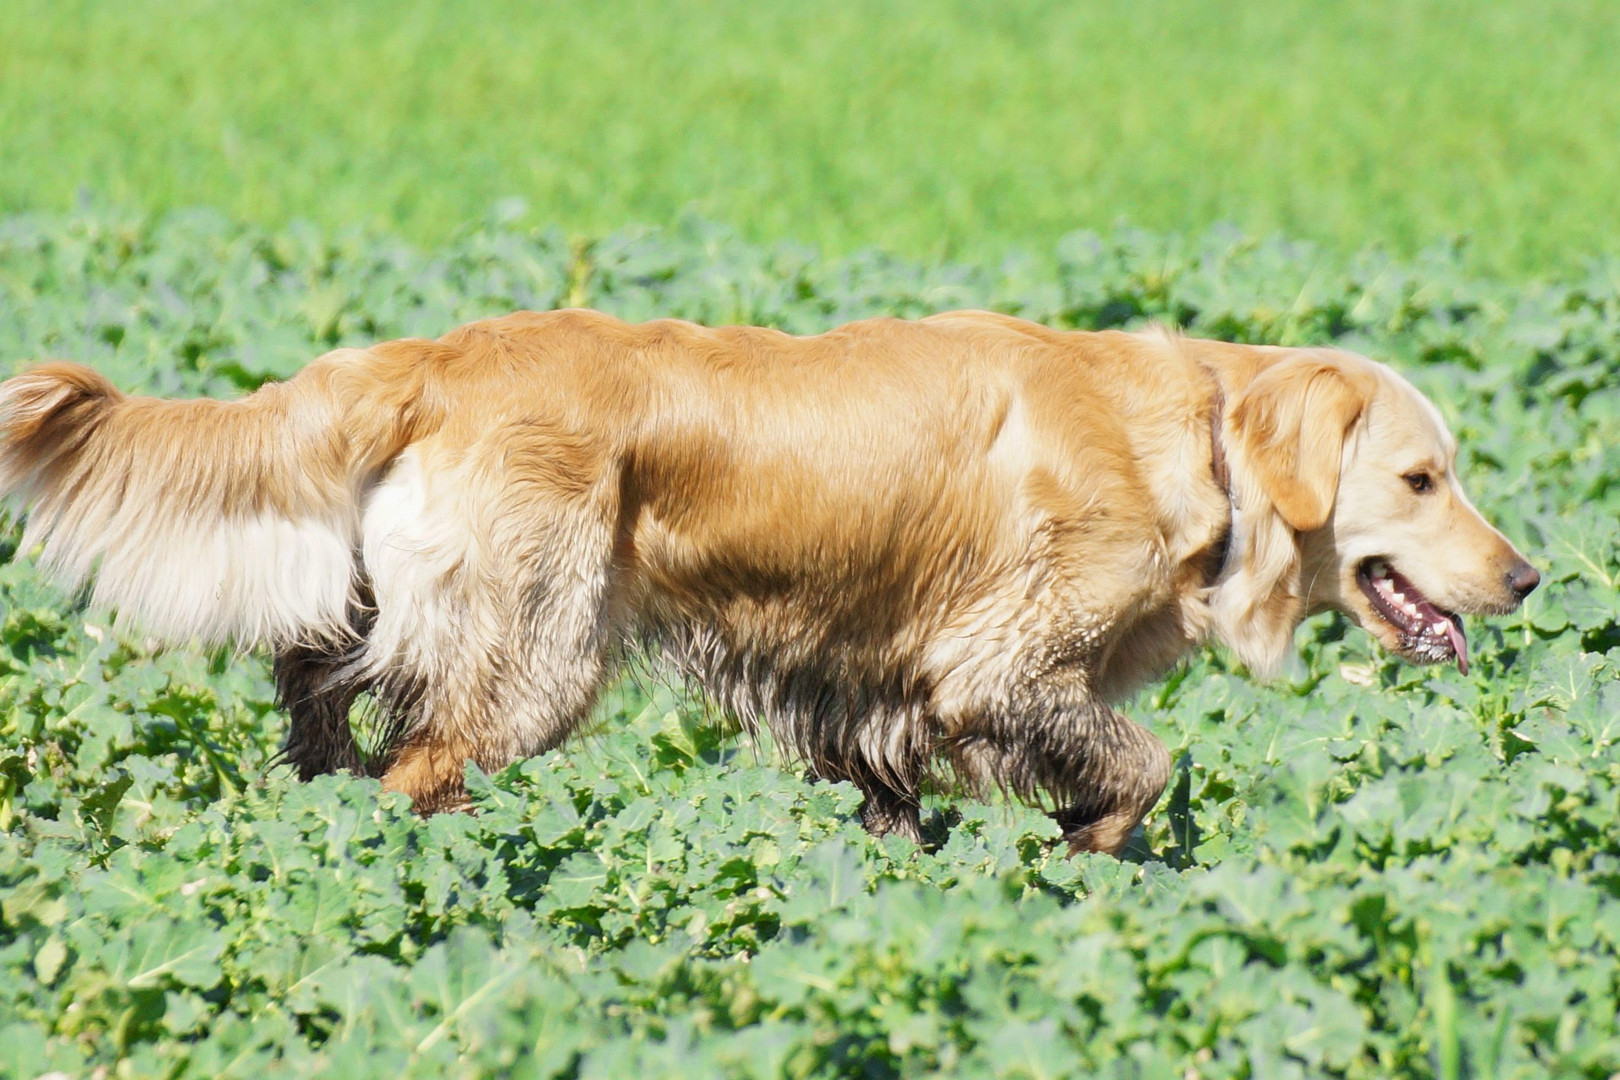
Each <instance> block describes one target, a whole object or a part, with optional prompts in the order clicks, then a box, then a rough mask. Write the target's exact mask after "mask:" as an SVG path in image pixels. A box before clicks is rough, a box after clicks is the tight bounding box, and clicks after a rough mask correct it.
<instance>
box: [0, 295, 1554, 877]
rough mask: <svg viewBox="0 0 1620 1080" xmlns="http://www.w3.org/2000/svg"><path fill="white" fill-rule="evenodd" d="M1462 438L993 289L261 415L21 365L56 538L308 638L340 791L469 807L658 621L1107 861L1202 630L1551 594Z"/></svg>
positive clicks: (533, 349)
mask: <svg viewBox="0 0 1620 1080" xmlns="http://www.w3.org/2000/svg"><path fill="white" fill-rule="evenodd" d="M1454 456H1455V446H1454V444H1453V443H1452V441H1451V438H1450V436H1449V435H1448V434H1447V433H1446V431H1445V428H1444V425H1443V424H1442V423H1441V421H1440V418H1439V416H1438V414H1437V413H1436V412H1435V411H1434V409H1433V407H1432V406H1431V405H1430V404H1429V403H1428V402H1427V401H1426V400H1424V399H1423V398H1422V396H1421V395H1419V394H1418V393H1417V392H1416V391H1415V390H1413V389H1412V387H1411V386H1410V385H1409V384H1407V383H1406V382H1405V381H1404V380H1402V379H1401V378H1399V377H1398V376H1397V375H1395V374H1394V373H1393V372H1391V371H1390V370H1389V369H1388V368H1385V367H1383V366H1382V365H1379V364H1376V363H1374V362H1372V361H1370V360H1366V359H1363V358H1361V357H1358V356H1354V355H1351V354H1347V353H1343V352H1336V351H1332V350H1321V349H1301V350H1290V349H1277V348H1260V347H1251V346H1240V345H1227V344H1221V343H1216V342H1205V341H1195V340H1190V339H1182V338H1177V337H1174V336H1170V335H1166V334H1163V333H1146V334H1127V333H1116V332H1108V333H1063V332H1058V331H1054V330H1050V329H1048V328H1046V327H1043V326H1039V325H1036V324H1033V323H1028V322H1024V321H1021V320H1018V319H1014V318H1009V317H1005V316H1000V315H995V314H989V313H985V312H958V313H952V314H946V315H939V316H935V317H932V318H928V319H924V320H921V321H916V322H905V321H900V320H894V319H873V320H868V321H864V322H859V323H853V324H851V325H849V326H846V327H843V328H841V329H838V330H835V331H832V332H831V333H827V334H823V335H820V336H817V337H791V336H788V335H786V334H782V333H779V332H776V331H773V330H765V329H758V328H752V327H727V328H718V329H708V328H704V327H700V326H695V325H692V324H689V323H683V322H675V321H661V322H652V323H646V324H643V325H639V326H631V325H626V324H624V323H622V322H619V321H617V320H615V319H612V318H609V317H608V316H605V315H600V314H596V313H594V312H587V311H557V312H549V313H544V314H536V313H519V314H515V315H510V316H506V317H504V318H500V319H492V320H488V321H485V322H480V323H474V324H472V325H469V326H465V327H462V328H461V329H458V330H455V331H453V332H452V333H450V334H448V335H446V336H445V337H444V338H442V339H440V340H439V341H437V342H432V341H415V340H412V341H397V342H391V343H387V344H383V345H378V346H376V347H374V348H371V349H365V350H358V349H346V350H339V351H337V352H333V353H329V354H327V355H326V356H323V357H321V358H320V359H318V360H316V361H314V362H313V363H312V364H310V366H309V367H308V368H306V369H305V370H304V371H303V372H301V373H300V374H299V375H298V376H297V377H295V378H293V379H291V380H290V381H288V382H286V383H282V384H275V385H270V386H266V387H265V388H264V389H262V390H260V391H259V392H258V393H255V394H252V395H250V396H248V397H246V398H243V399H242V400H240V401H235V402H229V403H221V402H213V401H157V400H150V399H138V398H126V397H124V396H122V395H121V394H119V393H118V391H117V390H115V389H114V388H113V387H112V386H111V385H110V384H109V383H107V382H106V380H105V379H103V378H102V377H101V376H99V375H97V374H96V373H94V372H92V371H90V370H89V369H87V368H83V367H79V366H76V365H70V364H53V365H49V366H45V367H42V368H39V369H36V370H34V371H32V372H30V373H27V374H24V375H21V376H18V377H16V378H14V379H11V380H10V381H8V382H6V383H4V384H3V385H0V489H3V490H4V492H5V493H7V494H9V495H13V496H16V497H18V498H19V499H20V500H21V501H23V502H25V503H26V504H28V505H30V506H31V507H32V513H31V517H30V519H29V526H28V533H27V537H26V541H25V542H26V543H28V544H34V543H36V542H37V543H40V544H42V545H43V546H42V548H41V550H40V555H39V558H40V561H41V563H42V564H43V565H44V566H46V567H47V568H48V569H50V570H52V571H53V572H55V573H56V574H57V575H58V576H60V577H61V578H62V579H64V580H66V581H68V582H71V583H77V582H81V581H84V580H87V579H89V578H91V577H92V576H93V577H95V579H96V593H95V598H96V600H97V602H99V603H102V604H106V605H112V606H116V607H119V608H120V609H122V611H123V613H124V614H126V615H128V616H131V617H133V618H134V619H136V620H137V621H139V622H140V623H141V624H142V625H144V626H146V627H147V628H149V629H151V630H152V631H154V632H157V633H160V634H162V635H164V636H167V637H169V638H174V639H184V638H187V637H192V636H197V637H201V638H203V639H205V640H208V641H222V640H226V639H233V640H235V641H237V642H240V643H244V644H262V645H266V646H268V647H270V648H271V649H272V650H274V651H275V653H276V672H277V678H278V682H279V684H280V687H281V691H282V694H283V699H284V701H285V703H286V705H287V707H288V708H289V710H290V712H291V716H292V722H293V727H292V733H291V736H290V739H289V745H288V756H289V759H290V760H292V761H293V762H294V763H295V764H296V765H297V766H298V767H299V769H300V771H301V772H302V773H303V774H304V775H306V776H308V775H313V774H314V773H318V772H323V771H330V770H332V769H336V768H351V769H357V770H359V769H368V770H370V771H372V772H374V773H376V774H378V775H380V776H381V777H382V779H383V782H384V785H385V786H386V787H389V788H391V789H395V790H400V791H404V792H407V793H409V794H410V795H411V796H412V798H413V799H415V800H416V803H417V805H418V806H419V807H420V808H421V809H423V810H424V811H428V810H435V809H441V808H446V807H454V806H457V805H461V804H462V803H463V802H464V799H465V795H464V792H463V789H462V773H463V768H464V765H465V763H466V762H468V761H475V762H477V763H478V764H479V765H480V766H481V767H482V768H484V769H495V768H499V767H501V766H503V765H505V764H507V763H508V762H510V761H512V760H514V759H516V758H519V757H522V756H525V755H531V754H535V753H539V752H541V751H543V750H545V749H547V748H549V747H552V746H555V745H557V744H558V743H560V742H561V741H562V740H564V739H565V738H566V737H567V736H568V735H569V734H570V733H571V732H572V731H573V730H574V729H575V728H576V726H577V725H578V724H579V722H580V721H581V719H582V718H583V717H584V716H585V714H586V713H587V711H588V710H589V708H590V705H591V702H592V700H593V699H594V696H595V694H596V692H597V690H598V688H599V687H600V685H601V684H602V682H603V681H604V679H606V678H607V677H608V675H609V673H610V671H611V667H612V665H613V664H614V662H615V661H616V660H617V659H618V658H620V657H622V656H623V655H624V653H625V651H626V650H627V649H630V648H636V647H640V648H646V649H649V650H651V651H652V652H654V653H655V654H656V655H658V656H660V657H663V658H666V659H668V660H669V661H671V662H673V663H674V664H675V665H677V667H678V668H679V669H680V670H681V671H683V672H684V673H686V674H687V675H689V676H691V677H693V678H694V679H695V680H696V681H698V682H699V683H700V684H701V685H702V686H703V687H704V688H705V689H706V690H707V691H708V692H709V693H710V694H711V695H712V696H713V697H714V698H715V699H716V700H717V701H719V702H720V703H722V704H723V705H724V706H725V707H727V708H729V709H731V710H732V711H734V712H735V713H736V714H737V715H738V716H740V717H741V718H742V719H743V720H744V721H745V722H747V723H764V724H769V725H771V726H772V728H773V730H775V731H776V732H777V734H778V737H779V739H780V740H781V741H782V742H783V743H784V744H785V745H786V746H788V747H790V748H791V749H792V750H793V751H794V752H796V754H797V755H798V756H799V757H800V758H801V759H802V760H803V761H804V762H805V763H806V764H807V765H808V767H809V768H810V769H811V771H812V772H813V773H814V774H816V775H818V776H822V777H826V778H831V779H848V780H851V781H853V782H854V783H856V784H857V785H859V786H860V787H861V789H862V790H863V791H864V792H865V793H866V796H867V805H866V809H865V811H864V819H865V821H866V823H867V825H868V826H869V827H870V828H872V829H874V830H876V831H890V830H899V831H902V832H905V833H907V834H909V835H912V836H916V835H917V830H918V819H917V793H918V790H919V785H920V784H921V783H922V782H923V781H924V779H925V778H928V777H935V778H940V779H945V780H949V781H953V782H955V783H957V784H959V785H960V786H963V787H966V788H968V789H970V790H982V789H985V788H990V787H1000V788H1003V789H1006V790H1009V791H1011V792H1013V793H1015V794H1017V795H1019V796H1022V797H1025V798H1028V799H1032V800H1041V801H1044V802H1046V803H1047V804H1048V805H1049V806H1050V807H1051V808H1052V809H1053V810H1054V811H1055V813H1056V816H1057V817H1058V819H1059V820H1060V822H1062V823H1063V825H1064V827H1065V829H1066V831H1067V835H1068V836H1069V838H1070V840H1071V842H1072V843H1073V844H1074V846H1075V847H1076V848H1080V849H1100V850H1109V851H1117V850H1118V849H1119V848H1120V847H1121V846H1122V845H1123V844H1124V842H1125V840H1126V838H1127V837H1128V835H1129V834H1130V832H1131V830H1132V829H1133V828H1134V827H1135V826H1136V824H1137V822H1138V821H1140V819H1141V817H1142V816H1143V814H1145V813H1146V812H1147V811H1148V810H1149V809H1150V808H1151V807H1152V805H1153V804H1154V802H1156V801H1157V799H1158V797H1159V795H1160V794H1161V792H1162V790H1163V787H1164V784H1165V781H1166V779H1167V778H1168V775H1169V767H1170V762H1169V757H1168V755H1167V754H1166V752H1165V750H1164V748H1163V746H1162V745H1160V744H1159V743H1158V742H1157V741H1156V740H1155V739H1153V738H1152V737H1151V736H1150V735H1149V734H1148V733H1147V732H1146V731H1145V729H1143V728H1141V727H1139V726H1138V725H1136V724H1134V723H1132V722H1131V721H1129V720H1128V719H1126V718H1125V717H1123V716H1121V715H1120V714H1119V713H1118V712H1117V711H1116V710H1114V709H1113V708H1112V707H1111V705H1110V704H1109V703H1110V702H1111V701H1113V700H1117V699H1118V698H1119V697H1120V696H1121V695H1123V694H1125V693H1126V692H1128V691H1129V689H1130V688H1132V687H1133V686H1135V685H1137V684H1139V683H1140V682H1141V681H1142V680H1144V679H1149V678H1152V677H1154V676H1156V675H1157V674H1159V673H1161V672H1162V671H1163V670H1164V669H1165V668H1166V667H1167V666H1168V665H1170V664H1172V663H1174V662H1175V661H1176V659H1177V658H1178V657H1180V656H1181V655H1183V654H1184V653H1185V652H1186V651H1187V650H1188V649H1189V648H1191V647H1193V646H1195V645H1196V644H1197V643H1199V642H1200V641H1202V640H1204V639H1205V638H1206V637H1209V636H1211V635H1213V636H1215V637H1217V638H1219V639H1220V640H1222V641H1224V642H1225V643H1226V644H1227V645H1228V646H1230V647H1231V648H1232V650H1233V651H1234V652H1235V653H1236V654H1237V655H1238V656H1239V657H1240V658H1241V659H1242V660H1243V661H1245V662H1246V663H1248V664H1249V665H1251V666H1252V667H1255V668H1257V669H1262V670H1264V669H1269V668H1271V667H1273V666H1274V665H1275V664H1276V663H1277V661H1279V660H1280V659H1281V657H1282V656H1283V655H1284V654H1285V652H1286V651H1287V649H1288V647H1289V645H1290V642H1291V640H1292V635H1293V630H1294V627H1295V626H1296V625H1297V624H1298V622H1299V621H1300V619H1302V618H1303V617H1304V616H1305V615H1306V614H1308V613H1309V612H1310V611H1313V610H1317V609H1321V608H1326V607H1336V608H1339V609H1342V610H1345V611H1347V612H1349V614H1350V615H1351V616H1352V617H1354V618H1355V619H1356V620H1357V621H1358V622H1360V623H1361V624H1362V625H1363V626H1366V627H1367V628H1369V629H1370V630H1371V631H1372V632H1373V633H1374V634H1375V635H1377V636H1378V637H1379V638H1380V640H1382V641H1383V642H1384V643H1385V644H1386V645H1389V646H1390V647H1392V648H1395V649H1397V650H1400V651H1401V652H1403V653H1404V654H1405V655H1408V656H1409V657H1411V658H1413V659H1417V660H1435V659H1445V658H1448V655H1449V654H1448V650H1452V651H1455V649H1454V646H1455V645H1456V644H1459V643H1460V642H1461V636H1460V629H1459V630H1458V631H1457V633H1456V635H1455V636H1451V630H1450V629H1448V628H1446V627H1444V626H1443V625H1442V624H1443V620H1442V619H1441V616H1442V615H1444V614H1448V613H1449V612H1489V611H1505V610H1508V609H1509V608H1511V607H1512V606H1513V605H1514V604H1516V603H1517V602H1518V600H1519V599H1520V598H1521V597H1522V595H1523V594H1524V593H1525V592H1528V590H1529V588H1533V587H1534V584H1535V581H1534V571H1533V570H1531V569H1530V568H1529V566H1528V564H1526V563H1525V562H1524V560H1523V558H1522V557H1521V556H1520V555H1519V554H1518V552H1516V551H1515V550H1514V549H1513V547H1512V546H1511V545H1510V544H1509V543H1508V542H1507V541H1506V540H1505V539H1503V537H1502V536H1501V535H1500V534H1499V533H1497V532H1496V531H1495V530H1494V529H1492V528H1491V527H1490V526H1488V525H1487V524H1486V523H1485V522H1484V521H1483V520H1482V519H1481V518H1480V517H1479V515H1478V514H1477V513H1476V512H1475V511H1474V510H1473V508H1472V507H1471V506H1470V505H1469V504H1468V502H1467V499H1466V498H1465V497H1464V496H1463V493H1462V491H1461V489H1460V487H1458V485H1457V481H1456V475H1455V471H1454V468H1453V462H1454ZM1420 472H1422V473H1425V474H1426V475H1429V476H1430V477H1431V478H1432V481H1433V482H1432V484H1430V485H1429V486H1428V487H1426V488H1424V489H1423V490H1419V487H1420V484H1419V482H1418V480H1416V479H1414V477H1415V476H1416V475H1417V474H1418V473H1420ZM1228 476H1229V478H1230V480H1229V484H1230V487H1229V489H1228V482H1227V478H1228ZM1386 567H1393V568H1395V570H1398V574H1396V575H1395V576H1391V573H1392V571H1387V570H1386ZM1392 583H1393V584H1392ZM1402 589H1405V590H1407V591H1406V592H1402V591H1401V590H1402ZM1379 590H1382V591H1381V592H1379ZM1375 593H1378V595H1379V596H1381V597H1382V598H1383V599H1382V600H1381V601H1378V602H1375V599H1374V595H1375ZM1419 593H1421V595H1417V594H1419ZM1391 597H1393V600H1391V599H1390V598H1391ZM1424 597H1427V598H1428V600H1431V601H1433V604H1434V605H1438V608H1436V607H1432V606H1431V607H1424V606H1422V603H1419V602H1420V601H1421V602H1424V603H1426V601H1423V598H1424ZM1380 602H1382V603H1385V604H1388V603H1395V604H1396V605H1397V606H1399V605H1402V604H1406V603H1408V602H1412V603H1414V604H1415V605H1416V606H1414V607H1413V610H1414V611H1416V612H1418V614H1416V615H1413V616H1412V617H1411V619H1407V618H1404V617H1402V616H1400V615H1399V614H1398V613H1397V614H1396V615H1394V616H1393V617H1392V618H1393V619H1394V620H1396V621H1391V618H1386V617H1385V615H1384V614H1381V613H1380V610H1379V606H1378V604H1379V603H1380ZM1440 608H1443V609H1445V611H1444V612H1439V613H1438V614H1436V612H1437V611H1438V609H1440ZM1386 610H1387V607H1386ZM1413 620H1415V621H1413ZM1408 623H1410V625H1407V624H1408ZM368 691H369V692H371V693H374V694H375V695H376V696H377V698H378V700H379V701H380V703H381V705H382V708H383V710H384V714H385V716H386V717H387V718H388V728H387V733H386V737H385V738H384V740H383V745H382V746H381V747H380V748H379V749H378V751H377V752H376V754H375V755H374V757H373V758H372V759H371V760H369V761H366V760H362V758H361V755H360V754H359V752H358V750H357V749H356V747H355V744H354V741H353V737H352V735H351V734H350V732H349V727H348V709H349V705H350V703H351V702H352V701H353V700H354V698H355V697H356V696H357V695H358V694H360V693H362V692H368Z"/></svg>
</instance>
